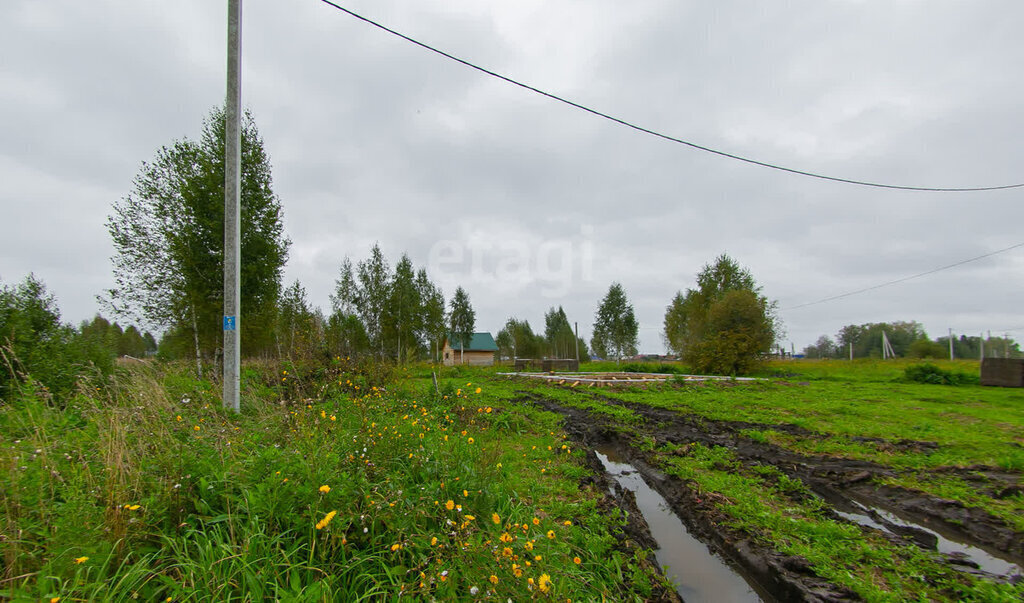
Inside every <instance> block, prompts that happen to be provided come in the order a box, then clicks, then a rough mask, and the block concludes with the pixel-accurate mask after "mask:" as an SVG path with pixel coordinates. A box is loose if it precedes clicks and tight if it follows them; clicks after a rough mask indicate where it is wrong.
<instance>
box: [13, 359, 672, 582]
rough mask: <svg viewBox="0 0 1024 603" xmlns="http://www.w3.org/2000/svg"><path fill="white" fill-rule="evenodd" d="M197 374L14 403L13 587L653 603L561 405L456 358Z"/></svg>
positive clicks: (162, 375)
mask: <svg viewBox="0 0 1024 603" xmlns="http://www.w3.org/2000/svg"><path fill="white" fill-rule="evenodd" d="M300 372H301V371H299V370H297V369H294V368H293V369H292V370H290V371H289V369H288V368H280V367H271V366H259V365H254V366H249V367H247V368H246V370H245V371H244V382H243V401H242V403H243V412H242V414H241V415H237V416H236V415H233V414H230V413H226V412H224V411H222V410H221V409H220V404H219V400H218V395H217V392H216V388H215V387H214V386H213V385H212V384H211V383H209V382H204V381H199V380H196V379H194V378H191V377H188V376H187V374H186V373H185V369H181V370H178V369H175V368H173V367H172V368H167V367H157V368H156V369H151V368H148V367H142V368H136V369H133V370H132V371H131V372H129V373H127V374H124V375H121V376H120V378H119V379H118V380H117V384H116V385H115V386H112V387H100V388H98V389H97V388H92V387H89V388H83V389H81V390H80V391H79V393H78V395H76V396H75V397H74V398H72V399H71V400H69V402H68V404H67V406H66V407H64V408H55V407H53V406H51V405H50V404H48V403H47V401H46V399H45V397H43V396H40V395H36V394H34V393H33V392H31V391H26V392H23V393H22V395H20V396H19V397H18V398H16V399H15V400H13V401H12V403H11V404H9V405H5V406H2V407H0V441H2V442H3V445H2V448H0V467H2V469H3V471H0V490H2V491H3V492H4V496H3V522H4V527H3V530H2V533H3V535H4V536H3V559H4V573H3V575H2V577H0V597H6V598H11V599H15V600H33V601H35V600H50V599H51V598H54V597H60V598H61V600H91V601H113V600H125V599H129V598H138V599H141V600H172V601H200V600H217V601H223V600H259V599H265V598H271V597H273V598H283V599H288V600H295V601H321V600H323V601H330V600H349V601H356V600H363V599H375V598H380V597H394V596H398V595H399V594H402V595H408V596H412V597H414V598H424V599H430V598H437V599H469V598H478V599H482V600H502V601H504V600H506V599H508V598H512V599H514V600H522V599H527V598H552V599H560V600H565V599H573V600H593V599H602V598H607V599H611V600H631V599H642V598H645V597H649V596H651V594H652V592H657V590H656V589H658V588H661V584H662V582H661V579H660V578H659V577H657V576H655V575H652V573H651V570H650V569H647V568H648V567H649V566H648V564H646V563H645V560H644V555H643V553H642V552H641V551H635V550H624V549H623V548H622V547H621V546H619V545H618V543H617V540H616V538H615V537H614V536H613V532H614V531H615V530H616V529H617V528H618V526H619V525H620V523H621V521H620V518H618V517H616V516H614V515H612V516H609V515H607V514H605V513H602V512H598V504H599V500H600V498H601V494H600V493H597V492H594V491H592V490H589V489H586V488H584V489H581V488H580V487H579V484H580V479H581V478H582V477H583V476H584V475H585V469H583V467H582V465H581V453H580V452H579V451H574V450H572V449H571V448H570V447H569V446H568V445H567V444H566V443H565V442H564V440H563V436H562V435H561V432H560V431H559V428H558V424H559V417H557V416H556V415H553V414H550V413H545V412H542V411H538V410H536V409H534V408H533V407H532V406H530V405H526V404H518V403H514V402H511V401H510V399H509V398H507V397H502V396H500V395H497V394H496V393H494V392H491V391H489V387H488V385H487V384H486V383H484V384H481V383H479V382H477V379H476V375H477V373H475V372H473V371H467V372H465V373H463V372H461V371H449V372H448V373H447V374H445V375H443V376H442V380H441V388H440V393H434V391H433V387H432V385H430V379H429V371H424V370H423V369H419V370H413V371H399V372H397V373H394V374H386V372H377V373H374V372H372V371H370V372H367V371H359V370H356V369H355V367H349V366H346V365H345V363H344V362H340V363H339V364H338V365H336V366H333V367H327V368H322V369H317V370H316V371H309V372H308V373H304V374H301V375H300V374H298V373H300Z"/></svg>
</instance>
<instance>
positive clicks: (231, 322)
mask: <svg viewBox="0 0 1024 603" xmlns="http://www.w3.org/2000/svg"><path fill="white" fill-rule="evenodd" d="M224 330H225V331H234V330H235V317H234V316H225V317H224Z"/></svg>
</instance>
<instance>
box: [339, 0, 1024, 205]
mask: <svg viewBox="0 0 1024 603" xmlns="http://www.w3.org/2000/svg"><path fill="white" fill-rule="evenodd" d="M320 1H321V2H323V3H324V4H327V5H329V6H332V7H334V8H336V9H338V10H340V11H341V12H343V13H346V14H348V15H350V16H352V17H355V18H356V19H359V20H360V21H363V22H365V23H368V24H370V25H372V26H374V27H377V28H379V29H382V30H384V31H386V32H388V33H389V34H392V35H394V36H398V37H399V38H402V39H403V40H405V41H407V42H411V43H413V44H415V45H417V46H419V47H420V48H423V49H426V50H429V51H431V52H434V53H437V54H439V55H441V56H443V57H445V58H447V59H451V60H453V61H455V62H457V63H461V64H463V65H465V66H466V67H469V68H471V69H476V70H477V71H479V72H481V73H486V74H487V75H489V76H491V77H495V78H498V79H499V80H502V81H505V82H508V83H509V84H513V85H515V86H519V87H520V88H525V89H526V90H529V91H531V92H535V93H537V94H540V95H541V96H546V97H547V98H550V99H552V100H556V101H558V102H560V103H564V104H566V105H569V106H570V107H575V108H577V109H580V110H581V111H586V112H587V113H590V114H592V115H596V116H598V117H602V118H604V119H607V120H609V121H613V122H615V123H617V124H620V125H623V126H626V127H627V128H632V129H634V130H637V131H638V132H643V133H644V134H650V135H651V136H657V137H658V138H662V139H664V140H668V141H670V142H675V143H678V144H682V145H686V146H688V147H691V148H694V149H697V150H699V151H704V152H707V153H713V154H715V155H719V156H721V157H727V158H729V159H735V160H736V161H742V162H744V163H750V164H753V165H759V166H761V167H766V168H771V169H773V170H780V171H783V172H789V173H790V174H797V175H800V176H807V177H809V178H819V179H821V180H830V181H832V182H842V183H845V184H855V185H858V186H871V187H875V188H887V189H897V190H905V191H930V192H942V193H963V192H972V191H974V192H976V191H997V190H1005V189H1010V188H1021V187H1024V182H1022V183H1019V184H1004V185H1000V186H971V187H956V188H947V187H929V186H904V185H899V184H884V183H880V182H869V181H866V180H854V179H852V178H840V177H837V176H826V175H824V174H817V173H815V172H808V171H805V170H798V169H795V168H789V167H784V166H781V165H777V164H774V163H768V162H767V161H759V160H757V159H751V158H749V157H743V156H741V155H736V154H733V153H727V152H725V151H720V150H718V149H713V148H711V147H706V146H703V145H699V144H697V143H695V142H690V141H687V140H683V139H681V138H676V137H674V136H669V135H667V134H662V133H660V132H656V131H654V130H651V129H649V128H645V127H643V126H639V125H636V124H634V123H631V122H628V121H626V120H624V119H620V118H618V117H614V116H612V115H609V114H607V113H602V112H601V111H598V110H596V109H591V108H590V107H587V106H585V105H581V104H580V103H577V102H574V101H571V100H568V99H566V98H562V97H561V96H558V95H555V94H552V93H550V92H545V91H543V90H541V89H539V88H535V87H533V86H530V85H529V84H524V83H522V82H520V81H518V80H514V79H512V78H510V77H508V76H504V75H502V74H500V73H497V72H495V71H491V70H490V69H487V68H484V67H481V66H479V65H476V64H474V63H471V62H469V61H467V60H465V59H461V58H459V57H457V56H455V55H452V54H449V53H447V52H445V51H443V50H440V49H438V48H435V47H433V46H430V45H429V44H425V43H423V42H420V41H419V40H416V39H415V38H411V37H409V36H407V35H405V34H403V33H400V32H398V31H395V30H394V29H391V28H389V27H387V26H385V25H381V24H380V23H377V22H376V21H373V20H372V19H368V18H367V17H364V16H362V15H360V14H358V13H356V12H353V11H351V10H349V9H347V8H345V7H343V6H340V5H338V4H335V3H334V2H331V1H330V0H320Z"/></svg>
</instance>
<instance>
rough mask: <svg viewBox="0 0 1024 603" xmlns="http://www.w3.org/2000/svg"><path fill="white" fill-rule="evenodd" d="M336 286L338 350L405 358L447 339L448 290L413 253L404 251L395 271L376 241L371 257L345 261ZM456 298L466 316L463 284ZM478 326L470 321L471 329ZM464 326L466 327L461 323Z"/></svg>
mask: <svg viewBox="0 0 1024 603" xmlns="http://www.w3.org/2000/svg"><path fill="white" fill-rule="evenodd" d="M335 285H336V286H335V291H334V294H333V295H332V296H331V305H332V309H333V313H332V314H331V318H330V321H329V322H330V326H331V328H332V331H333V332H334V334H332V335H331V337H333V338H335V339H336V341H337V344H338V346H337V350H338V352H339V353H341V352H344V353H346V354H348V355H352V354H359V353H363V352H365V351H372V352H373V354H374V355H376V356H377V357H379V358H388V357H390V358H395V359H396V360H399V361H402V360H407V359H412V358H418V357H420V356H421V355H423V354H424V353H425V352H427V351H430V350H432V349H433V348H434V347H435V346H436V347H439V346H440V345H441V344H442V343H443V339H444V336H445V333H446V330H447V324H446V314H445V300H444V294H443V293H442V291H441V289H440V288H439V287H438V286H437V285H435V284H434V283H433V282H431V280H430V278H429V277H428V276H427V271H426V270H425V269H423V268H420V269H419V270H416V269H415V267H414V266H413V263H412V260H410V259H409V256H408V255H406V254H402V257H401V258H400V259H399V260H398V263H396V264H395V268H394V270H393V271H392V270H391V268H390V266H389V265H388V261H387V259H386V258H385V257H384V254H383V252H382V251H381V249H380V246H379V245H376V244H375V245H374V246H373V248H372V249H371V250H370V257H369V258H367V259H365V260H362V261H360V262H358V263H357V264H356V266H355V267H353V265H352V262H351V260H349V258H347V257H346V258H345V259H344V260H343V261H342V264H341V270H340V274H339V277H338V280H337V281H336V283H335ZM456 298H458V303H459V304H460V305H459V311H458V312H455V313H454V314H453V316H454V317H455V318H460V319H461V318H463V317H464V310H465V307H468V306H469V299H468V296H467V295H466V293H465V291H463V290H462V289H461V288H459V290H458V291H457V292H456ZM455 302H456V300H455V299H453V303H455ZM453 309H454V308H453ZM469 309H470V311H471V310H472V308H471V307H469ZM473 326H474V325H473V324H470V325H469V329H468V330H469V332H470V334H471V333H472V329H473ZM459 327H460V329H465V326H464V325H462V324H460V325H459Z"/></svg>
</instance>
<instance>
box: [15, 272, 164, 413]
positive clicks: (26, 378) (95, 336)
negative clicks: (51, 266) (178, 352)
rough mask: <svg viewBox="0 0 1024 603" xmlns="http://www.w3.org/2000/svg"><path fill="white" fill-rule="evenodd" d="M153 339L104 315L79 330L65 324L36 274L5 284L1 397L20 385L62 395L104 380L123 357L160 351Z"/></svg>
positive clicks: (55, 304) (142, 355) (138, 356)
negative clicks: (85, 380) (83, 381)
mask: <svg viewBox="0 0 1024 603" xmlns="http://www.w3.org/2000/svg"><path fill="white" fill-rule="evenodd" d="M156 349H157V345H156V341H155V340H154V338H153V336H152V335H151V334H150V333H148V332H146V333H142V332H140V331H139V330H138V329H137V328H136V327H135V326H134V325H129V326H128V327H127V328H123V329H122V328H121V326H120V325H118V324H117V323H111V322H109V321H108V320H106V319H105V318H103V317H101V316H96V317H95V318H94V319H93V320H92V321H89V322H83V323H82V324H81V325H79V326H78V327H77V328H76V327H73V326H71V325H69V324H65V323H63V322H61V316H60V310H59V309H58V308H57V302H56V300H55V299H54V297H53V295H51V294H50V293H48V292H47V290H46V286H45V285H44V284H43V282H42V281H41V280H39V279H38V278H36V277H35V275H31V274H30V275H29V276H27V277H26V278H25V280H24V281H22V282H21V283H19V284H17V285H6V284H4V283H2V282H0V359H2V366H0V398H3V397H6V396H7V394H8V393H10V392H11V390H12V389H14V388H17V387H20V386H29V387H37V388H38V389H39V390H40V391H41V392H43V393H48V394H49V395H52V396H61V395H64V394H67V393H69V392H71V391H73V390H74V388H75V386H76V385H77V384H78V382H79V381H80V378H81V377H82V376H94V377H98V378H101V379H102V378H105V377H106V376H108V375H109V374H110V373H111V372H112V371H113V367H114V359H115V358H116V357H118V356H134V357H137V358H141V357H144V356H147V355H150V354H153V353H155V352H156Z"/></svg>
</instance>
